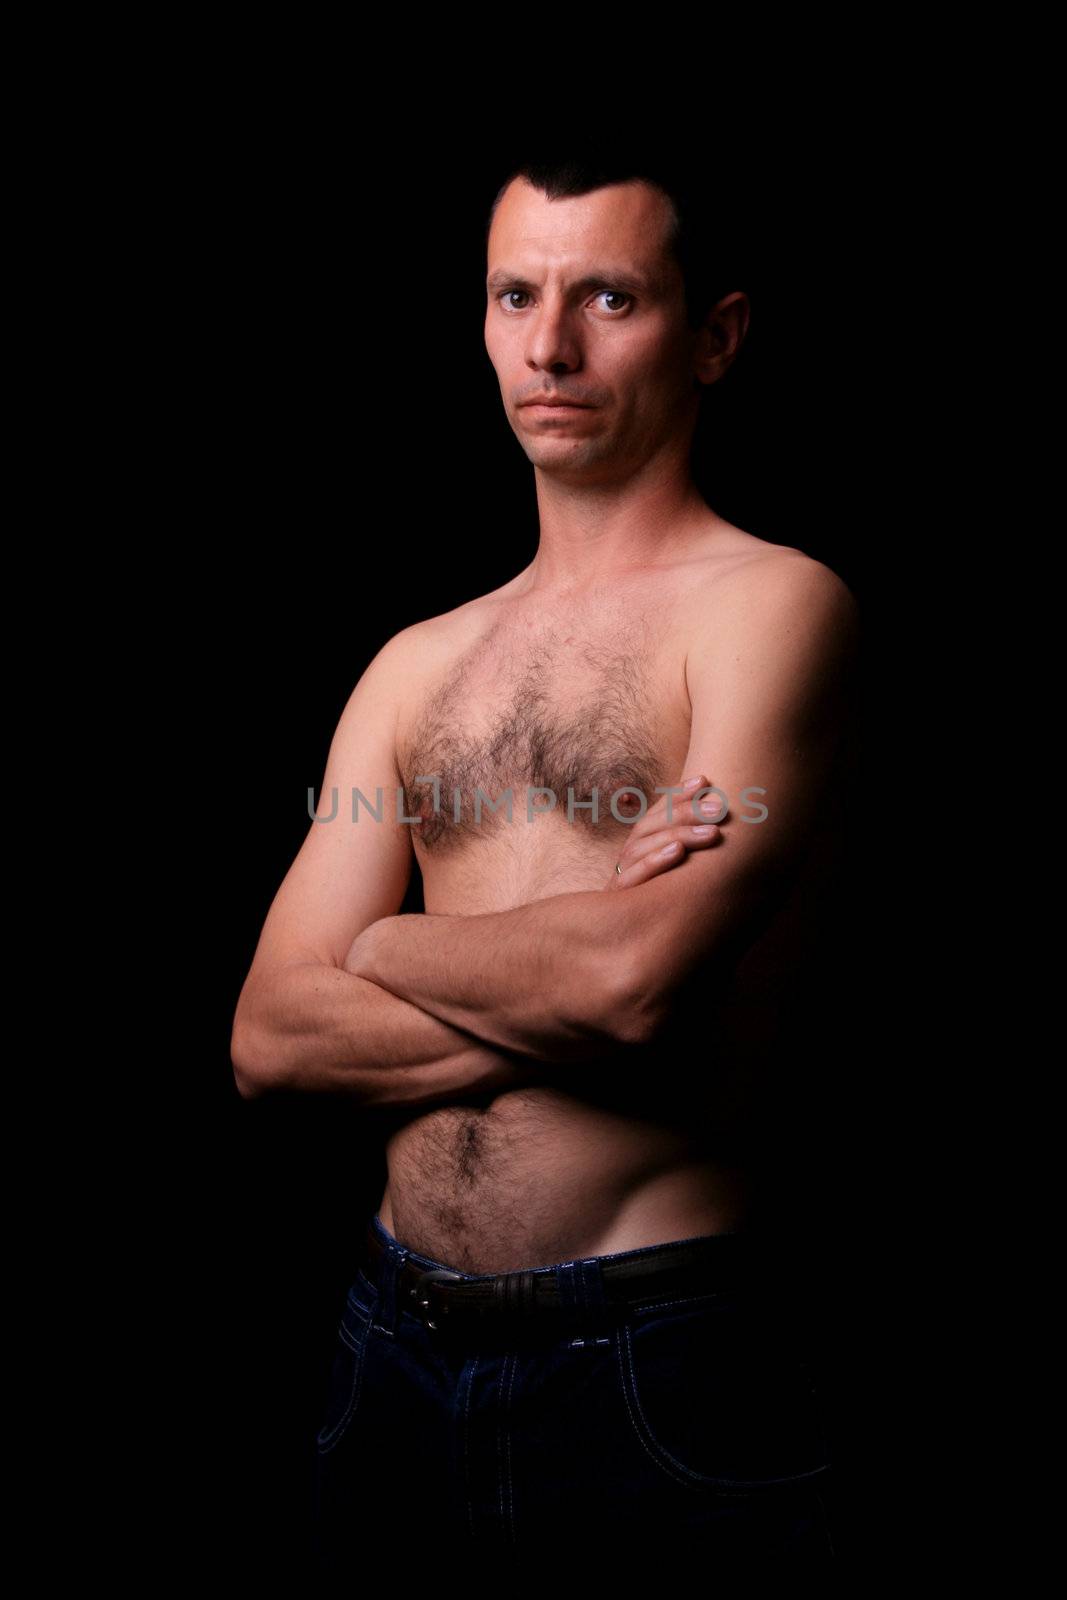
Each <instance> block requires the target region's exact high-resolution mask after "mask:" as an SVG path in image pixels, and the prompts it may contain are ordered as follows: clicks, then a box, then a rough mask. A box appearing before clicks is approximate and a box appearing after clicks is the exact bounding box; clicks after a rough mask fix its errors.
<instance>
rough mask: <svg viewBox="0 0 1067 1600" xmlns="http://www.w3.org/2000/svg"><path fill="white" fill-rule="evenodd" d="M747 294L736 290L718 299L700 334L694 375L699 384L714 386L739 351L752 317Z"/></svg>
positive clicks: (698, 335)
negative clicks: (712, 384)
mask: <svg viewBox="0 0 1067 1600" xmlns="http://www.w3.org/2000/svg"><path fill="white" fill-rule="evenodd" d="M751 310H752V308H751V305H750V304H749V299H748V296H747V295H746V294H744V293H743V292H742V291H741V290H740V289H737V290H735V291H734V293H732V294H728V295H724V296H723V298H722V299H721V300H717V301H716V303H715V304H714V305H713V306H712V308H711V310H710V311H709V312H708V314H707V317H706V318H705V320H704V323H703V325H702V326H701V328H700V330H699V332H698V334H697V344H696V352H695V358H694V366H693V374H694V377H695V379H696V381H697V383H715V382H717V380H718V379H719V378H721V377H722V375H723V373H724V372H725V371H726V370H727V368H728V367H729V365H730V363H731V362H732V361H733V359H734V357H735V356H736V355H737V352H738V351H739V350H740V348H741V345H742V342H743V341H744V337H745V334H746V333H747V332H748V322H749V317H750V315H751Z"/></svg>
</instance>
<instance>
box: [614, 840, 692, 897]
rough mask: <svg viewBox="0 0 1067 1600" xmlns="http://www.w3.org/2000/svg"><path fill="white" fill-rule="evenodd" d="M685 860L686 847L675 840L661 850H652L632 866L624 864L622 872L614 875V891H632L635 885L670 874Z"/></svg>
mask: <svg viewBox="0 0 1067 1600" xmlns="http://www.w3.org/2000/svg"><path fill="white" fill-rule="evenodd" d="M684 860H685V847H684V845H682V844H679V843H678V841H677V840H675V841H674V842H673V843H672V844H669V845H666V846H665V847H664V848H663V849H660V850H650V851H649V852H648V854H647V855H644V856H642V857H641V858H640V860H638V861H635V862H634V863H633V865H632V866H627V865H624V864H622V863H620V865H622V871H621V872H615V873H614V874H613V877H614V882H613V883H612V884H611V885H610V887H611V888H612V889H632V888H633V887H634V885H635V884H638V883H644V882H645V881H646V879H648V878H654V877H656V876H657V875H658V874H659V873H661V872H669V871H670V870H671V868H672V867H676V866H677V865H678V863H679V861H684Z"/></svg>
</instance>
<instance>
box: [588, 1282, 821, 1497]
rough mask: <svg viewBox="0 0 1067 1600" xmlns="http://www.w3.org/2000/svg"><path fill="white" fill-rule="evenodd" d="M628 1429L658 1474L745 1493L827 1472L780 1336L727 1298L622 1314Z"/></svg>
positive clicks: (808, 1401) (816, 1410) (811, 1411)
mask: <svg viewBox="0 0 1067 1600" xmlns="http://www.w3.org/2000/svg"><path fill="white" fill-rule="evenodd" d="M619 1363H620V1375H621V1384H622V1393H623V1402H624V1405H625V1410H626V1415H627V1417H628V1420H629V1424H630V1427H631V1429H632V1431H633V1433H634V1434H635V1435H636V1437H637V1440H638V1442H639V1443H640V1445H641V1446H642V1448H643V1450H644V1452H645V1454H646V1456H647V1457H649V1458H650V1459H651V1460H652V1461H653V1462H654V1463H655V1464H656V1466H657V1467H658V1468H659V1469H660V1471H661V1472H662V1473H665V1474H666V1475H667V1476H668V1477H670V1478H672V1479H673V1480H674V1481H675V1482H676V1483H679V1484H682V1485H685V1486H688V1487H690V1488H693V1489H704V1490H722V1491H724V1492H731V1491H732V1492H735V1493H742V1492H743V1493H748V1492H750V1491H756V1490H760V1489H773V1488H776V1487H779V1486H781V1485H785V1484H793V1483H800V1482H802V1481H803V1480H805V1479H808V1478H811V1479H813V1480H817V1476H818V1475H819V1474H821V1473H824V1472H826V1471H827V1470H828V1468H829V1466H830V1455H829V1448H828V1443H827V1439H826V1435H825V1432H824V1429H823V1426H822V1417H821V1410H820V1405H819V1401H818V1399H817V1397H816V1394H815V1391H814V1388H813V1386H812V1383H811V1380H810V1378H809V1376H808V1368H807V1365H806V1362H805V1361H804V1359H803V1358H802V1356H801V1354H800V1352H799V1351H798V1350H797V1349H796V1348H794V1347H793V1346H792V1345H791V1343H790V1341H789V1339H788V1337H782V1336H781V1333H780V1331H779V1330H777V1329H776V1328H775V1327H773V1326H768V1325H767V1324H766V1323H764V1322H762V1321H761V1319H760V1318H759V1317H758V1316H754V1315H752V1314H751V1310H750V1308H746V1307H745V1306H744V1304H743V1303H741V1302H739V1301H738V1300H737V1299H735V1298H733V1297H731V1296H716V1295H708V1296H703V1297H700V1298H699V1299H696V1300H693V1301H686V1302H676V1303H674V1304H673V1305H671V1306H661V1307H646V1308H643V1309H641V1310H639V1311H635V1312H631V1313H630V1314H629V1315H628V1316H627V1317H626V1319H625V1320H624V1321H623V1323H622V1326H621V1328H620V1330H619Z"/></svg>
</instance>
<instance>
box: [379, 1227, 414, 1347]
mask: <svg viewBox="0 0 1067 1600" xmlns="http://www.w3.org/2000/svg"><path fill="white" fill-rule="evenodd" d="M409 1254H410V1252H409V1251H408V1250H407V1248H406V1247H405V1246H404V1245H402V1244H399V1245H394V1244H387V1245H386V1247H385V1255H384V1256H383V1257H382V1263H381V1279H380V1293H379V1297H378V1311H377V1318H376V1321H375V1327H376V1328H379V1329H380V1330H381V1332H382V1333H390V1334H391V1333H395V1332H396V1316H397V1306H396V1303H397V1295H398V1293H399V1284H400V1273H401V1271H402V1270H403V1266H404V1262H405V1261H406V1260H407V1258H408V1255H409Z"/></svg>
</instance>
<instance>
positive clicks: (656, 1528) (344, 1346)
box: [313, 1214, 833, 1575]
mask: <svg viewBox="0 0 1067 1600" xmlns="http://www.w3.org/2000/svg"><path fill="white" fill-rule="evenodd" d="M372 1226H373V1228H374V1230H375V1232H376V1233H377V1235H378V1237H379V1239H380V1240H381V1242H382V1243H383V1244H384V1245H385V1246H386V1247H387V1251H388V1254H387V1257H386V1259H385V1260H384V1262H383V1263H381V1264H380V1266H379V1267H378V1268H377V1269H376V1270H375V1271H374V1272H373V1275H369V1273H368V1270H366V1269H363V1268H361V1269H360V1271H359V1273H358V1275H357V1277H356V1279H355V1282H354V1283H353V1284H352V1285H351V1287H350V1288H349V1289H348V1292H347V1295H346V1299H345V1305H344V1308H343V1311H342V1314H341V1318H340V1327H339V1330H338V1342H337V1346H336V1351H335V1355H334V1360H333V1368H332V1373H331V1376H330V1385H329V1392H328V1396H327V1401H326V1405H325V1413H324V1415H323V1417H322V1425H321V1428H320V1429H319V1432H318V1436H317V1438H316V1441H315V1452H314V1485H313V1499H314V1506H315V1539H316V1544H315V1550H316V1556H317V1559H318V1560H319V1562H320V1563H321V1564H322V1567H323V1568H324V1569H325V1570H328V1571H329V1572H330V1573H334V1572H336V1573H338V1574H340V1575H343V1574H346V1573H347V1574H349V1575H351V1573H352V1571H353V1570H354V1569H353V1567H352V1562H353V1560H354V1559H356V1558H357V1557H358V1556H359V1554H360V1553H361V1552H363V1551H364V1550H366V1549H367V1548H368V1546H369V1543H370V1541H374V1544H375V1546H376V1547H377V1548H379V1549H380V1548H382V1544H381V1541H382V1540H383V1539H393V1540H395V1541H397V1546H396V1548H397V1550H398V1552H400V1553H403V1552H405V1551H408V1552H409V1553H410V1555H411V1556H412V1558H418V1559H417V1560H416V1562H415V1564H416V1566H418V1565H421V1562H422V1559H423V1558H425V1559H430V1560H432V1559H433V1557H434V1552H438V1553H443V1552H447V1551H452V1550H456V1549H462V1548H464V1547H470V1546H471V1545H477V1546H483V1547H487V1546H492V1545H497V1546H514V1547H525V1548H528V1549H532V1548H534V1547H538V1548H546V1541H550V1540H556V1539H560V1538H562V1539H564V1540H570V1541H573V1543H574V1545H575V1546H580V1545H581V1544H582V1543H583V1542H585V1543H586V1544H588V1543H589V1542H590V1541H593V1542H594V1544H597V1545H599V1544H600V1542H601V1541H603V1540H605V1539H608V1540H614V1541H615V1547H616V1549H624V1550H625V1549H627V1548H630V1547H634V1548H636V1547H638V1546H640V1545H641V1544H642V1542H643V1541H644V1539H645V1538H646V1537H647V1536H654V1535H656V1534H660V1533H674V1534H679V1535H683V1536H684V1535H687V1534H693V1535H699V1540H700V1548H701V1549H702V1551H703V1552H704V1553H705V1554H706V1555H707V1556H709V1557H716V1558H717V1557H718V1556H720V1555H721V1556H727V1555H729V1556H737V1557H741V1558H743V1559H744V1560H745V1561H746V1562H748V1563H750V1564H751V1563H752V1562H754V1561H757V1560H763V1559H765V1558H768V1557H772V1556H776V1557H781V1558H784V1559H786V1560H787V1561H789V1562H792V1563H794V1564H798V1565H802V1564H812V1563H814V1564H821V1563H822V1562H824V1561H827V1560H829V1559H831V1558H832V1557H833V1544H832V1539H831V1536H830V1531H829V1526H828V1521H827V1517H826V1511H825V1501H824V1496H825V1489H826V1485H827V1482H828V1474H829V1470H830V1452H829V1447H828V1441H827V1437H826V1430H825V1428H824V1426H823V1417H822V1415H821V1406H820V1401H819V1397H818V1394H817V1392H816V1388H815V1386H814V1384H813V1382H812V1376H811V1371H810V1365H809V1361H808V1359H807V1356H808V1352H807V1351H806V1349H805V1348H804V1345H803V1341H802V1339H801V1338H800V1336H799V1334H798V1333H797V1332H796V1329H795V1327H794V1324H793V1322H792V1321H791V1319H790V1317H789V1314H788V1309H789V1308H788V1305H786V1304H785V1303H784V1302H785V1300H786V1299H787V1298H788V1297H787V1296H784V1295H783V1294H781V1293H779V1292H778V1291H777V1290H776V1289H775V1288H774V1286H773V1285H772V1286H771V1288H770V1291H769V1292H768V1291H767V1290H766V1288H753V1287H751V1286H748V1287H745V1288H734V1289H730V1290H722V1289H718V1290H709V1291H708V1292H705V1293H691V1294H690V1293H687V1294H686V1295H684V1296H682V1297H678V1296H674V1297H664V1298H662V1299H660V1300H648V1301H645V1302H642V1303H641V1305H640V1306H638V1307H628V1306H627V1307H618V1306H615V1307H613V1306H609V1305H607V1304H606V1303H604V1302H603V1301H602V1300H601V1299H600V1297H599V1293H598V1291H599V1287H600V1283H601V1280H600V1277H599V1267H600V1263H601V1262H603V1261H605V1260H608V1259H619V1258H620V1257H625V1256H631V1255H634V1254H640V1252H639V1251H638V1252H634V1251H624V1252H619V1253H618V1254H617V1255H616V1256H615V1257H612V1258H609V1257H606V1256H597V1257H591V1258H584V1259H582V1260H580V1261H572V1262H560V1263H558V1264H556V1265H554V1266H550V1267H545V1268H541V1269H538V1271H544V1272H554V1273H556V1274H557V1275H558V1276H559V1278H560V1283H561V1288H562V1287H563V1286H564V1285H566V1286H567V1292H568V1294H569V1296H570V1299H569V1300H568V1304H570V1305H572V1306H573V1307H574V1310H573V1313H572V1316H571V1319H570V1320H569V1322H568V1324H567V1325H566V1326H560V1325H557V1324H556V1323H554V1322H551V1323H549V1324H548V1325H547V1326H546V1325H545V1324H544V1323H542V1322H540V1321H534V1320H532V1319H526V1321H525V1322H520V1323H519V1324H518V1325H514V1324H512V1323H510V1322H509V1324H508V1327H507V1329H506V1330H504V1329H503V1328H501V1329H500V1330H499V1331H498V1332H496V1333H493V1334H489V1333H487V1332H485V1331H482V1330H480V1331H479V1332H478V1333H477V1334H476V1335H473V1334H468V1335H463V1336H458V1335H456V1334H455V1333H454V1332H446V1331H444V1330H443V1329H438V1330H432V1329H429V1328H427V1327H426V1326H425V1325H424V1323H423V1321H422V1320H421V1319H420V1317H419V1316H417V1315H416V1314H415V1313H414V1312H413V1311H411V1310H409V1309H407V1307H406V1306H405V1305H404V1304H402V1303H401V1296H400V1295H399V1294H398V1286H397V1276H396V1274H397V1268H398V1267H399V1266H400V1265H402V1263H403V1261H404V1260H405V1259H406V1258H409V1259H412V1260H414V1261H416V1262H417V1263H418V1264H419V1265H420V1267H423V1268H424V1269H430V1268H435V1267H447V1266H448V1263H447V1262H440V1261H433V1260H431V1259H430V1258H429V1257H426V1256H421V1255H419V1254H418V1253H417V1252H415V1251H409V1250H407V1249H406V1248H405V1247H404V1246H402V1245H401V1244H400V1243H399V1241H398V1240H397V1239H395V1238H394V1236H393V1235H392V1234H391V1233H390V1232H389V1231H388V1229H386V1228H385V1227H384V1226H383V1224H382V1222H381V1219H380V1217H379V1216H378V1215H377V1214H375V1216H374V1218H373V1223H372ZM453 1270H455V1269H453ZM461 1276H463V1277H468V1278H469V1277H474V1276H477V1274H472V1273H463V1274H461ZM653 1548H654V1547H653ZM412 1570H413V1569H412Z"/></svg>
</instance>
